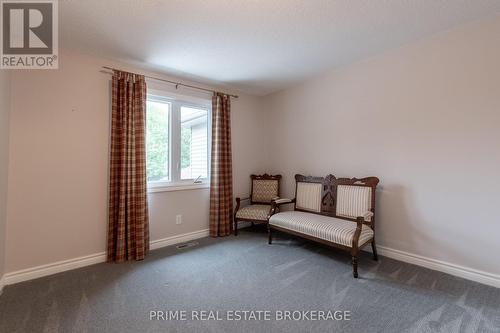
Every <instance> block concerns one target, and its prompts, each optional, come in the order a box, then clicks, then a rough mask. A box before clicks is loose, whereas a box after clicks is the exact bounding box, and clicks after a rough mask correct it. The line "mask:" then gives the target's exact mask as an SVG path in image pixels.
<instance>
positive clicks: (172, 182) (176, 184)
mask: <svg viewBox="0 0 500 333" xmlns="http://www.w3.org/2000/svg"><path fill="white" fill-rule="evenodd" d="M147 100H154V101H157V102H165V103H170V113H169V157H168V159H169V160H168V161H169V172H168V175H169V180H168V181H151V182H150V181H148V192H165V191H178V190H189V189H199V188H209V187H210V159H211V155H210V154H211V145H212V131H211V130H212V103H211V101H210V100H208V99H202V98H196V97H189V96H185V95H178V94H175V93H172V92H168V91H162V90H157V89H148V91H147ZM182 106H186V107H193V108H203V109H206V110H207V112H208V114H207V118H208V119H207V172H208V173H207V178H200V179H199V180H198V181H199V182H197V183H195V182H194V181H195V180H196V179H181V107H182Z"/></svg>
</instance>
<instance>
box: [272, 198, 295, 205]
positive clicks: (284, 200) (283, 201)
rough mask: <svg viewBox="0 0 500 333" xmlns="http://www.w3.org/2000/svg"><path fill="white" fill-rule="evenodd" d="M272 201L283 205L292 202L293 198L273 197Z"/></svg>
mask: <svg viewBox="0 0 500 333" xmlns="http://www.w3.org/2000/svg"><path fill="white" fill-rule="evenodd" d="M273 202H274V203H276V205H278V206H279V205H283V204H288V203H294V202H295V199H287V198H277V199H273Z"/></svg>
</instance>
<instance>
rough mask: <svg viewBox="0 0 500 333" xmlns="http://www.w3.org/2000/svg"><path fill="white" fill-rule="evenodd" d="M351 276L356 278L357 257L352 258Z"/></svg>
mask: <svg viewBox="0 0 500 333" xmlns="http://www.w3.org/2000/svg"><path fill="white" fill-rule="evenodd" d="M352 275H353V276H354V278H358V257H356V256H352Z"/></svg>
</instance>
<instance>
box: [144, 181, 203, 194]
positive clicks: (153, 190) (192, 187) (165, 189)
mask: <svg viewBox="0 0 500 333" xmlns="http://www.w3.org/2000/svg"><path fill="white" fill-rule="evenodd" d="M207 188H210V184H207V183H203V184H178V185H167V186H151V187H148V193H159V192H174V191H190V190H199V189H207Z"/></svg>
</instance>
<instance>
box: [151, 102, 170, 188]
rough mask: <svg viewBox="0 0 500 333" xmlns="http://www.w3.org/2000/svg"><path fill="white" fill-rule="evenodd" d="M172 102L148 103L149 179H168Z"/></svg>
mask: <svg viewBox="0 0 500 333" xmlns="http://www.w3.org/2000/svg"><path fill="white" fill-rule="evenodd" d="M170 106H171V105H170V103H165V102H158V101H152V100H148V101H147V103H146V170H147V177H148V181H168V180H169V178H170V175H169V169H170V168H169V120H170V117H169V116H170Z"/></svg>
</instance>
